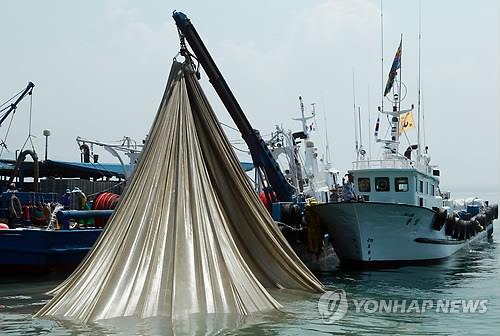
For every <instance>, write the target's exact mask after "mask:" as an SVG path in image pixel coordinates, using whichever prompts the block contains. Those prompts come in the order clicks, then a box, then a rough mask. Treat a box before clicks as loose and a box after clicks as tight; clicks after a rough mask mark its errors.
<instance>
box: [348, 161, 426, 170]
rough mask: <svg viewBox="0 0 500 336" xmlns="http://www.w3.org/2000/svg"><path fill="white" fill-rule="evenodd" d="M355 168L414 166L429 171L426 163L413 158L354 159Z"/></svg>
mask: <svg viewBox="0 0 500 336" xmlns="http://www.w3.org/2000/svg"><path fill="white" fill-rule="evenodd" d="M352 164H353V169H354V170H358V169H376V168H413V169H417V170H419V171H422V172H427V171H428V168H427V167H426V165H425V164H423V163H420V162H415V161H411V160H401V159H383V160H359V161H354V162H353V163H352Z"/></svg>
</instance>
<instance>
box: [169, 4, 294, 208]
mask: <svg viewBox="0 0 500 336" xmlns="http://www.w3.org/2000/svg"><path fill="white" fill-rule="evenodd" d="M172 16H173V18H174V20H175V23H176V25H177V27H178V29H179V31H180V33H181V34H182V36H183V37H184V38H185V39H186V40H187V41H188V43H189V45H190V46H191V49H192V50H193V53H194V55H195V56H196V58H197V60H198V61H199V62H200V64H201V66H202V67H203V69H204V70H205V72H206V74H207V76H208V78H209V80H210V83H211V84H212V86H213V87H214V89H215V91H216V92H217V94H218V95H219V98H220V99H221V101H222V103H223V104H224V106H225V107H226V109H227V111H228V112H229V114H230V115H231V118H232V119H233V121H234V123H235V124H236V127H238V129H239V131H240V132H241V135H242V138H243V140H245V142H246V144H247V145H248V148H249V150H250V154H251V155H252V161H253V164H254V165H255V167H256V168H261V169H263V170H264V172H265V174H266V177H267V180H268V182H269V184H270V185H271V186H272V188H273V190H274V192H275V193H276V196H277V198H278V200H279V201H282V202H285V201H290V200H291V199H292V196H293V195H294V193H295V188H294V187H293V186H291V185H290V183H288V181H287V180H286V179H285V176H284V175H283V173H282V172H281V169H280V167H279V165H278V163H277V162H276V160H275V159H274V157H273V155H272V153H271V151H270V150H269V148H268V147H267V145H266V143H265V142H264V140H263V139H262V137H261V136H260V134H259V132H258V131H256V130H254V129H253V128H252V126H251V125H250V122H249V121H248V119H247V118H246V116H245V114H244V113H243V110H242V109H241V107H240V105H239V104H238V101H237V100H236V98H235V97H234V95H233V93H232V92H231V89H230V88H229V86H228V85H227V83H226V81H225V80H224V77H223V76H222V74H221V72H220V71H219V69H218V68H217V65H216V64H215V62H214V60H213V59H212V57H211V56H210V53H209V52H208V50H207V48H206V47H205V45H204V44H203V41H202V40H201V38H200V36H199V35H198V33H197V31H196V29H195V28H194V26H193V25H192V23H191V21H190V20H189V19H188V17H187V16H186V15H185V14H184V13H181V12H174V14H173V15H172Z"/></svg>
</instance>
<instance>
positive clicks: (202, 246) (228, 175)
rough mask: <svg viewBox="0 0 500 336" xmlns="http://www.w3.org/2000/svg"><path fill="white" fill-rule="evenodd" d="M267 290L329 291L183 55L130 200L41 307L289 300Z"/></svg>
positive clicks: (237, 307)
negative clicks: (252, 176)
mask: <svg viewBox="0 0 500 336" xmlns="http://www.w3.org/2000/svg"><path fill="white" fill-rule="evenodd" d="M266 288H291V289H301V290H307V291H316V292H317V291H322V290H323V287H322V285H321V284H320V283H319V282H318V280H317V279H316V278H315V277H314V275H312V274H311V273H310V271H309V270H308V269H307V268H306V267H305V266H304V264H303V263H302V262H301V261H300V260H299V258H298V257H297V256H296V254H295V253H294V252H293V250H292V249H291V248H290V246H289V245H288V243H287V242H286V240H285V238H284V237H283V235H282V234H281V232H280V231H279V229H278V227H277V226H276V225H275V223H274V222H273V220H272V218H271V217H270V215H269V213H268V212H267V210H266V208H265V207H264V206H263V204H262V203H261V202H260V200H259V198H258V197H257V196H256V194H255V192H254V190H253V188H252V186H251V184H250V183H249V181H248V178H247V176H246V175H245V173H244V172H243V171H242V169H241V168H240V165H239V161H238V159H237V158H236V156H235V155H234V152H233V151H232V149H231V145H230V143H229V141H228V140H227V138H226V136H225V135H224V133H223V131H222V129H221V127H220V125H219V123H218V121H217V118H216V116H215V113H214V111H213V110H212V109H211V107H210V105H209V103H208V100H207V98H206V97H205V95H204V93H203V91H202V89H201V87H200V84H199V83H198V80H197V79H196V76H195V73H194V72H193V70H192V68H191V66H190V65H188V64H184V63H178V62H174V64H173V66H172V69H171V72H170V76H169V79H168V83H167V87H166V90H165V94H164V96H163V99H162V102H161V104H160V108H159V110H158V113H157V115H156V118H155V121H154V123H153V126H152V129H151V131H150V133H149V138H148V141H147V144H146V147H145V149H144V151H143V153H142V156H141V159H140V162H139V164H138V166H137V169H136V171H135V173H134V175H133V178H132V181H131V182H130V184H129V186H128V187H127V189H126V191H125V193H124V195H123V197H122V199H121V201H120V204H119V205H118V207H117V209H116V210H115V212H114V214H113V216H112V217H111V219H110V220H109V222H108V224H107V226H106V228H105V230H104V231H103V233H102V234H101V236H100V237H99V239H98V241H97V242H96V243H95V245H94V247H93V249H92V250H91V252H90V253H89V255H88V256H87V257H86V258H85V259H84V261H83V262H82V263H81V264H80V266H79V267H78V268H77V269H76V270H75V272H73V274H72V275H71V276H70V277H69V278H68V279H66V281H64V282H63V283H62V284H61V285H60V286H58V287H57V288H56V289H55V290H54V292H53V294H54V295H55V296H54V297H53V298H52V300H51V301H50V302H49V303H48V304H47V305H46V306H44V307H43V308H42V309H41V310H40V311H39V312H38V313H37V314H36V316H38V317H43V316H53V317H57V318H63V319H77V320H82V321H93V320H100V319H107V318H113V317H120V316H136V317H141V318H145V317H153V316H166V317H169V318H172V319H177V318H182V317H186V316H188V315H190V314H211V313H214V314H219V313H233V314H240V315H245V314H248V313H251V312H257V311H265V310H270V309H275V308H279V307H280V305H279V303H278V302H277V301H276V300H275V299H274V298H273V297H272V296H271V295H270V294H269V293H268V291H267V290H266Z"/></svg>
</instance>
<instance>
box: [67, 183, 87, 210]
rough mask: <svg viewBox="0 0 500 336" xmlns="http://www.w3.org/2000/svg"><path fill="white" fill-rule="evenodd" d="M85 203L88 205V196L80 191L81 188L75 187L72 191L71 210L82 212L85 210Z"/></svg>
mask: <svg viewBox="0 0 500 336" xmlns="http://www.w3.org/2000/svg"><path fill="white" fill-rule="evenodd" d="M85 203H87V196H86V195H85V194H84V193H83V191H81V190H80V188H78V187H74V188H73V190H72V191H71V197H70V209H71V210H82V209H84V204H85Z"/></svg>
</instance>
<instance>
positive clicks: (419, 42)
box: [417, 0, 422, 158]
mask: <svg viewBox="0 0 500 336" xmlns="http://www.w3.org/2000/svg"><path fill="white" fill-rule="evenodd" d="M421 49H422V1H421V0H419V2H418V89H417V91H418V100H417V146H418V147H417V154H418V157H419V158H420V155H421V154H422V152H421V150H420V148H421V143H420V142H421V139H420V132H421V129H420V121H421V118H422V117H421V115H420V105H421V103H420V99H421V98H420V96H421V77H420V76H421V73H422V72H421V65H422V53H421Z"/></svg>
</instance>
